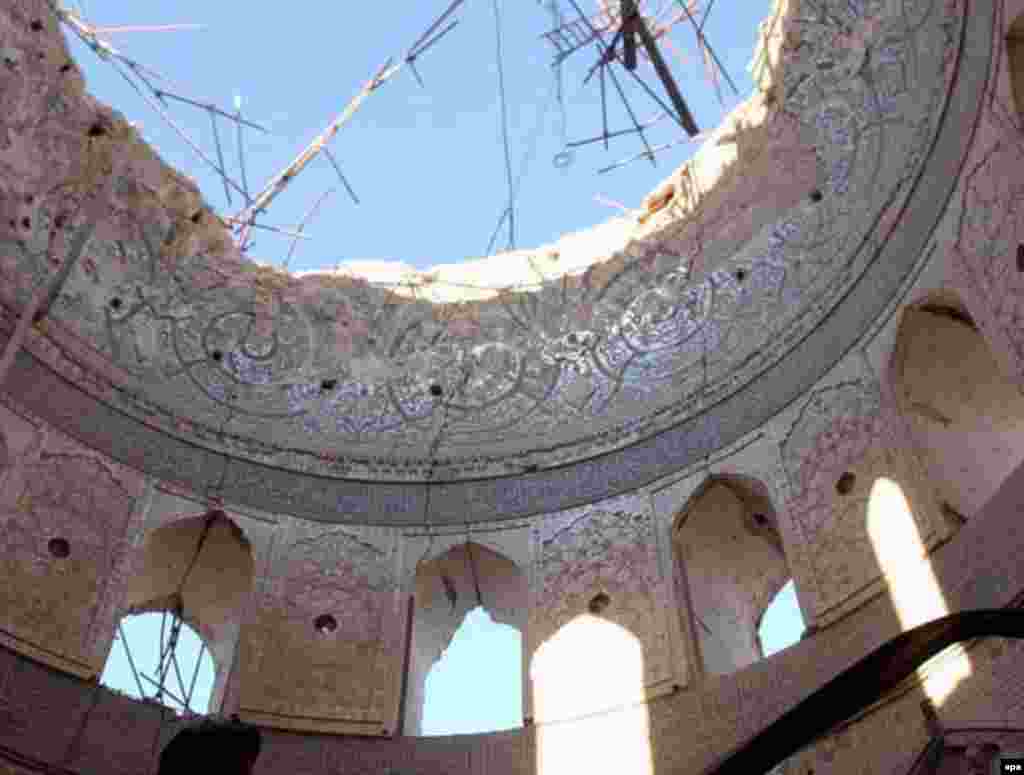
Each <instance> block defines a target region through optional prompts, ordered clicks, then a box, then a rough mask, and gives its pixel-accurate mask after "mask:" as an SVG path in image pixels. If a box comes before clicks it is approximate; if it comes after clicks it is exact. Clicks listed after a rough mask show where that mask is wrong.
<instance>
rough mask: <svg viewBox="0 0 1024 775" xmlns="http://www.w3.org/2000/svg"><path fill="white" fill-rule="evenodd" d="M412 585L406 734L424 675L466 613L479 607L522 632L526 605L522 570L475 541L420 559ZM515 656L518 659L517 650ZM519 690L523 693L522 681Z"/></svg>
mask: <svg viewBox="0 0 1024 775" xmlns="http://www.w3.org/2000/svg"><path fill="white" fill-rule="evenodd" d="M414 585H415V586H414V592H413V606H412V621H411V623H410V629H411V636H410V642H409V657H408V664H407V667H406V688H405V697H404V705H403V714H404V717H403V719H402V729H403V731H404V734H406V735H420V734H422V731H423V705H424V699H425V690H426V679H427V674H428V673H429V672H430V670H431V668H432V667H433V666H434V665H435V663H437V661H438V660H439V659H440V658H441V655H442V654H443V653H444V651H445V649H447V648H448V645H449V644H450V643H451V640H452V637H453V636H454V635H455V632H456V630H458V628H459V626H460V625H461V624H462V622H463V620H464V619H465V617H466V615H467V614H468V613H469V612H470V611H472V610H474V609H476V608H477V607H482V608H483V609H484V610H485V611H486V612H487V613H489V614H490V615H491V618H492V619H493V620H494V621H495V622H498V623H500V624H505V625H509V626H511V627H513V628H515V629H516V630H518V631H519V633H520V635H522V634H523V633H524V632H525V630H526V616H527V612H528V610H529V596H528V590H527V580H526V575H525V574H524V573H523V572H522V570H521V569H520V568H519V566H517V565H516V564H515V563H514V562H512V560H510V559H508V558H507V557H505V556H504V555H502V554H499V553H498V552H496V551H494V550H493V549H489V548H488V547H486V546H482V545H480V544H478V543H475V542H467V543H463V544H459V545H458V546H454V547H452V548H451V549H449V550H448V551H446V552H445V553H444V554H442V555H440V556H439V557H435V558H433V559H430V560H427V561H424V562H422V563H421V564H420V565H419V567H418V568H417V570H416V577H415V581H414ZM519 659H520V664H522V659H523V657H522V655H520V656H519ZM512 667H513V668H514V667H515V666H512ZM491 669H493V670H496V671H500V670H502V665H498V664H495V665H492V666H491ZM521 692H522V694H521V697H522V698H525V696H526V688H525V682H524V685H523V686H522V687H521ZM523 706H525V702H524V703H523ZM480 731H491V730H480Z"/></svg>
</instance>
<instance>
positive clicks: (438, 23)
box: [406, 0, 464, 58]
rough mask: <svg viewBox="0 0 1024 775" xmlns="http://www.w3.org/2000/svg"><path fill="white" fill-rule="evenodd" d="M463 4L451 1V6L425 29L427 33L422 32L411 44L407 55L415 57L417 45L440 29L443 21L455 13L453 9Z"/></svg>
mask: <svg viewBox="0 0 1024 775" xmlns="http://www.w3.org/2000/svg"><path fill="white" fill-rule="evenodd" d="M463 2H464V0H452V3H451V5H449V6H448V8H447V9H446V10H445V12H444V13H442V14H441V15H440V16H438V17H437V19H436V20H435V21H434V23H433V24H431V25H430V26H429V27H427V31H426V32H424V33H423V34H422V35H420V37H419V38H418V39H417V40H416V42H415V43H413V44H412V45H411V46H409V54H411V55H412V56H413V57H415V56H416V55H417V54H418V53H419V52H418V51H417V49H418V47H419V45H420V44H421V43H422V42H423V41H425V40H426V39H427V38H428V37H430V35H431V34H432V33H433V32H434V30H436V29H437V28H438V27H440V26H441V24H442V23H443V22H444V20H445V19H447V18H448V17H449V16H451V15H452V14H453V13H455V9H456V8H458V7H459V6H460V5H462V3H463ZM406 58H408V55H407V56H406Z"/></svg>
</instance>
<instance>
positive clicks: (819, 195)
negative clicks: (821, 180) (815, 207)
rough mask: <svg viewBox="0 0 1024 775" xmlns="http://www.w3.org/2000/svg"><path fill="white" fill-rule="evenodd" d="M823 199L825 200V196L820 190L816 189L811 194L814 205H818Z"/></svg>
mask: <svg viewBox="0 0 1024 775" xmlns="http://www.w3.org/2000/svg"><path fill="white" fill-rule="evenodd" d="M822 199H824V195H823V194H822V193H821V191H819V190H818V189H814V190H813V191H812V192H811V201H812V202H814V204H818V202H820V201H821V200H822Z"/></svg>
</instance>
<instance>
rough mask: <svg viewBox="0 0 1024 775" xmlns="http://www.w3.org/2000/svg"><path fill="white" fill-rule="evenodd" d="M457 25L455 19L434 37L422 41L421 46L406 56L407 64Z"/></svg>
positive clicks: (425, 51)
mask: <svg viewBox="0 0 1024 775" xmlns="http://www.w3.org/2000/svg"><path fill="white" fill-rule="evenodd" d="M458 25H459V22H458V20H457V19H456V20H455V21H453V22H452V23H451V24H449V25H448V26H447V27H445V28H444V29H443V30H441V31H440V32H439V33H437V34H436V35H435V36H434V37H432V38H431V39H430V40H428V41H427V42H426V43H424V44H423V45H422V46H420V47H419V48H418V49H416V51H415V53H412V54H409V55H408V56H407V57H406V62H407V63H408V64H412V63H413V62H414V61H416V58H417V57H418V56H421V55H422V54H425V53H427V50H428V49H429V48H430V47H431V46H433V45H434V44H435V43H437V41H439V40H441V38H443V37H444V36H445V35H447V34H448V33H449V32H451V31H452V30H454V29H455V28H456V27H457V26H458Z"/></svg>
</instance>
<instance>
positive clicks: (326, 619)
mask: <svg viewBox="0 0 1024 775" xmlns="http://www.w3.org/2000/svg"><path fill="white" fill-rule="evenodd" d="M313 627H314V628H316V631H317V632H319V633H320V634H321V635H330V634H331V633H332V632H334V631H335V630H336V629H338V620H337V619H335V618H334V617H333V616H331V614H320V615H319V616H318V617H316V619H314V620H313Z"/></svg>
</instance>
